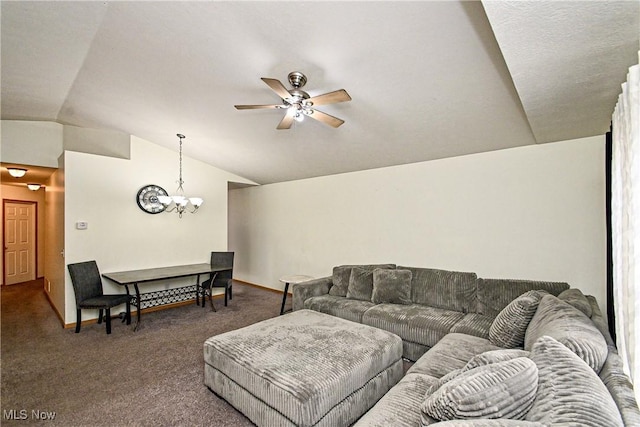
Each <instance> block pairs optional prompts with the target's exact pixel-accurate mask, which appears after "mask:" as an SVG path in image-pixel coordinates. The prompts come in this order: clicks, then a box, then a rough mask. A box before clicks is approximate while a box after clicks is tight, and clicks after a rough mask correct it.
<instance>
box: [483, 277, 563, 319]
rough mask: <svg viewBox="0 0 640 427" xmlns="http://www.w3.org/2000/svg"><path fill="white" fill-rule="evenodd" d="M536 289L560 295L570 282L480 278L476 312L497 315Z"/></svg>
mask: <svg viewBox="0 0 640 427" xmlns="http://www.w3.org/2000/svg"><path fill="white" fill-rule="evenodd" d="M536 289H541V290H544V291H547V292H549V293H550V294H551V295H555V296H558V295H559V294H560V292H562V291H564V290H567V289H569V284H567V283H565V282H541V281H538V280H513V279H478V302H477V307H476V313H478V314H484V315H486V316H492V317H496V316H497V315H498V313H500V312H501V311H502V310H503V309H504V308H505V307H506V306H507V305H508V304H509V303H510V302H511V301H513V300H514V299H516V298H518V297H519V296H520V295H522V294H524V293H525V292H527V291H532V290H536Z"/></svg>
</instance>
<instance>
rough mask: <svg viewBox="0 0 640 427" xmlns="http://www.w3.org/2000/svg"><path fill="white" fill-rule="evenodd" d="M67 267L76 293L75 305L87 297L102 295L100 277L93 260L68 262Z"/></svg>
mask: <svg viewBox="0 0 640 427" xmlns="http://www.w3.org/2000/svg"><path fill="white" fill-rule="evenodd" d="M67 268H68V269H69V275H70V276H71V283H72V284H73V291H74V292H75V294H76V307H77V306H78V305H79V304H80V303H82V301H84V300H86V299H87V298H93V297H99V296H102V279H101V278H100V271H99V270H98V264H97V263H96V262H95V261H85V262H78V263H76V264H69V265H67Z"/></svg>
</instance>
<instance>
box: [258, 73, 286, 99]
mask: <svg viewBox="0 0 640 427" xmlns="http://www.w3.org/2000/svg"><path fill="white" fill-rule="evenodd" d="M262 81H263V82H265V83H266V84H267V85H268V86H269V87H270V88H271V90H273V91H274V92H275V93H277V94H278V96H279V97H280V98H282V99H287V98H291V94H290V93H289V91H288V90H287V88H286V87H284V85H283V84H282V83H280V80H276V79H270V78H267V77H262Z"/></svg>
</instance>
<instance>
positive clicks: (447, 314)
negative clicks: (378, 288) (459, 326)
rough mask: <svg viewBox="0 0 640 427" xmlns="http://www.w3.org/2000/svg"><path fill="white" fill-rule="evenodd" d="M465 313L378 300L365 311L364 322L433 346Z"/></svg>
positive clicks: (407, 338) (403, 338)
mask: <svg viewBox="0 0 640 427" xmlns="http://www.w3.org/2000/svg"><path fill="white" fill-rule="evenodd" d="M463 316H464V314H462V313H459V312H457V311H451V310H443V309H440V308H433V307H427V306H424V305H419V304H412V305H402V304H378V305H375V306H373V307H371V308H370V309H368V310H367V311H366V312H365V313H364V314H363V315H362V323H364V324H365V325H369V326H374V327H376V328H380V329H384V330H385V331H389V332H393V333H394V334H396V335H398V336H400V338H402V340H403V341H409V342H414V343H418V344H422V345H427V346H429V347H432V346H434V345H435V344H436V343H437V342H438V341H440V340H441V339H442V338H443V337H444V336H445V335H447V334H448V333H449V329H451V326H453V325H455V324H456V323H457V322H459V321H460V319H462V317H463Z"/></svg>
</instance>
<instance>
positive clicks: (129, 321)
mask: <svg viewBox="0 0 640 427" xmlns="http://www.w3.org/2000/svg"><path fill="white" fill-rule="evenodd" d="M124 288H125V289H126V290H127V295H129V296H131V293H130V292H129V285H124ZM128 307H129V311H128V312H127V313H126V314H125V317H126V321H127V325H130V324H131V305H129V306H128Z"/></svg>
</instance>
